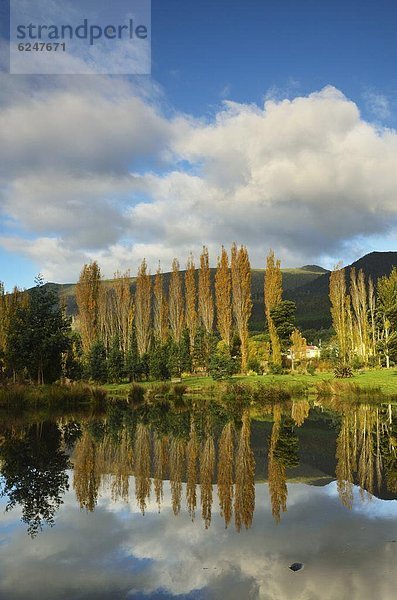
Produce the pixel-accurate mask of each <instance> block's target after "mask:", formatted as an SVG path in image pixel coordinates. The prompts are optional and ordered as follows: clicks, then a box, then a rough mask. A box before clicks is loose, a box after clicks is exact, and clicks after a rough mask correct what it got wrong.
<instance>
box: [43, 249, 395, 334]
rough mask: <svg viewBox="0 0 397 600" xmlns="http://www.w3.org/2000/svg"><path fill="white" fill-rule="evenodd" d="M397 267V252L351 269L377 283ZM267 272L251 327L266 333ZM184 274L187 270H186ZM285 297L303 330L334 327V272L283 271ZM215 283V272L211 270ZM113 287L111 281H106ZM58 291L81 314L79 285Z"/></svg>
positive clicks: (260, 272) (256, 286) (256, 272)
mask: <svg viewBox="0 0 397 600" xmlns="http://www.w3.org/2000/svg"><path fill="white" fill-rule="evenodd" d="M396 265H397V252H371V253H370V254H367V255H366V256H364V257H362V258H360V259H359V260H357V261H356V262H354V263H353V264H352V265H349V266H348V267H346V269H347V272H348V274H349V273H350V269H351V268H352V267H355V268H356V269H357V270H359V269H363V271H364V273H365V274H366V276H367V277H372V279H373V280H374V282H375V283H376V281H377V280H378V279H379V277H382V276H383V275H389V274H390V272H391V270H392V268H393V266H396ZM264 273H265V272H264V269H253V270H252V286H251V291H252V300H253V309H252V317H251V323H250V327H251V329H252V330H254V331H262V330H263V329H264V326H265V317H264V306H263V280H264ZM182 274H183V271H182ZM282 275H283V290H284V294H283V298H284V299H285V300H293V301H294V302H295V303H296V306H297V324H298V326H299V327H300V328H302V329H321V328H328V327H330V325H331V316H330V303H329V298H328V292H329V277H330V271H327V270H326V269H323V268H322V267H319V266H317V265H305V266H303V267H300V268H298V269H282ZM211 277H212V280H214V277H215V269H211ZM169 280H170V273H164V284H165V288H167V287H168V284H169ZM105 283H106V284H107V285H111V280H109V281H106V282H105ZM47 285H48V286H50V287H52V288H53V289H55V290H56V291H57V292H58V294H59V295H60V296H61V297H62V298H63V299H64V301H65V302H66V306H67V310H68V313H69V314H70V315H75V314H76V313H77V305H76V297H75V293H76V284H56V283H48V284H47ZM131 289H132V292H134V291H135V278H131Z"/></svg>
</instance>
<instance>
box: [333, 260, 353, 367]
mask: <svg viewBox="0 0 397 600" xmlns="http://www.w3.org/2000/svg"><path fill="white" fill-rule="evenodd" d="M329 298H330V301H331V316H332V324H333V327H334V330H335V333H336V338H337V341H338V347H339V359H340V362H341V364H342V366H347V365H348V364H349V361H350V340H349V313H350V301H349V297H348V296H347V294H346V274H345V269H341V268H340V267H339V266H337V267H336V268H335V269H334V270H333V271H332V273H331V276H330V280H329Z"/></svg>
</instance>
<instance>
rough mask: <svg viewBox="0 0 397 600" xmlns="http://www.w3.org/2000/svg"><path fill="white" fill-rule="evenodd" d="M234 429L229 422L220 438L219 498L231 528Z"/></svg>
mask: <svg viewBox="0 0 397 600" xmlns="http://www.w3.org/2000/svg"><path fill="white" fill-rule="evenodd" d="M233 436H234V429H233V423H232V422H231V421H229V422H228V423H226V425H225V426H224V428H223V430H222V433H221V436H220V438H219V458H218V498H219V507H220V509H221V516H222V517H223V518H224V520H225V527H228V526H229V523H230V521H231V518H232V507H233V468H234V440H233Z"/></svg>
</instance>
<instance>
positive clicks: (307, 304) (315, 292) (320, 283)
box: [284, 252, 397, 329]
mask: <svg viewBox="0 0 397 600" xmlns="http://www.w3.org/2000/svg"><path fill="white" fill-rule="evenodd" d="M394 266H397V252H371V253H370V254H367V255H366V256H363V257H362V258H360V259H359V260H357V261H355V262H354V263H352V264H351V265H349V266H347V267H346V272H347V281H349V276H350V271H351V269H352V267H355V269H356V270H357V271H359V270H360V269H362V270H363V271H364V273H365V275H366V276H367V278H369V277H371V278H372V279H373V281H374V283H376V282H377V280H378V279H379V278H380V277H383V276H384V275H389V274H390V272H391V270H392V268H393V267H394ZM329 278H330V273H329V272H327V273H324V274H323V275H322V276H321V277H318V278H316V279H315V280H314V281H310V282H307V283H304V284H303V285H302V286H300V287H299V288H295V289H289V290H285V293H284V298H285V299H286V300H293V301H294V302H295V303H296V316H297V322H298V324H299V326H300V327H301V328H302V329H321V328H328V327H330V325H331V315H330V301H329V297H328V293H329Z"/></svg>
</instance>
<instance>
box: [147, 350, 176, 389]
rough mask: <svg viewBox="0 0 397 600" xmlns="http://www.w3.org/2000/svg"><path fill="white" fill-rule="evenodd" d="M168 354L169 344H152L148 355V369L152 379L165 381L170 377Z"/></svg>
mask: <svg viewBox="0 0 397 600" xmlns="http://www.w3.org/2000/svg"><path fill="white" fill-rule="evenodd" d="M168 354H169V344H164V345H161V344H159V343H156V344H153V346H152V350H151V352H150V356H149V370H150V377H151V378H152V379H155V380H161V381H166V380H167V379H170V378H171V373H170V368H169V356H168Z"/></svg>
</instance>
